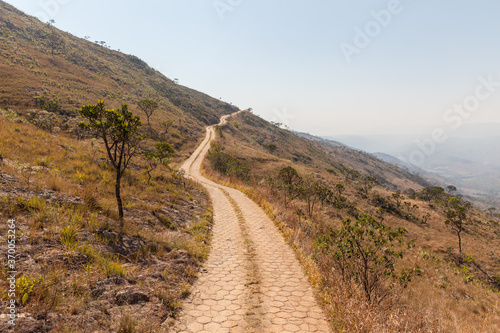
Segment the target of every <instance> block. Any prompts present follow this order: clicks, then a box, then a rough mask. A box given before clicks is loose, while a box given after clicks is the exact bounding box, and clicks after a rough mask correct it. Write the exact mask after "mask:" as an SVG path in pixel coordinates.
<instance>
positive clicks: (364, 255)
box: [316, 215, 411, 304]
mask: <svg viewBox="0 0 500 333" xmlns="http://www.w3.org/2000/svg"><path fill="white" fill-rule="evenodd" d="M405 233H406V229H404V228H398V229H396V230H394V231H393V230H392V229H391V227H388V226H385V225H384V224H382V223H380V222H377V221H375V220H374V219H373V217H371V216H369V215H360V216H359V218H358V219H357V220H356V221H354V222H353V221H351V220H350V219H346V220H344V221H343V222H342V229H341V230H339V231H332V232H331V234H330V235H325V236H321V237H319V238H318V239H317V241H316V244H317V246H318V248H319V249H320V250H321V251H323V252H326V253H331V254H333V262H334V266H335V268H336V269H337V270H338V271H340V273H341V275H342V279H343V280H344V282H345V283H346V284H348V285H354V286H355V288H360V289H361V290H362V291H363V293H364V294H365V297H366V301H367V302H368V303H370V304H380V303H381V302H382V301H383V300H384V299H386V298H387V297H388V296H390V295H391V293H392V287H393V284H392V283H390V282H389V281H388V280H387V278H393V279H395V280H399V281H400V282H402V283H403V284H406V283H407V282H408V281H409V280H410V278H411V276H410V275H409V274H408V273H406V272H404V271H402V272H400V273H398V272H396V269H395V263H396V260H397V259H398V258H403V253H402V252H401V251H397V250H396V248H395V246H396V245H398V244H401V243H402V240H403V235H404V234H405Z"/></svg>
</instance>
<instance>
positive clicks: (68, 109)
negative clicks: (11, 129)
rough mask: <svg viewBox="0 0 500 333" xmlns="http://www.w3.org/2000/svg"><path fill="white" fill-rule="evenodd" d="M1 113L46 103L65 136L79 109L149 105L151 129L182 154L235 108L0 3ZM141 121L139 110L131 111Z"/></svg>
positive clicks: (37, 107) (128, 57)
mask: <svg viewBox="0 0 500 333" xmlns="http://www.w3.org/2000/svg"><path fill="white" fill-rule="evenodd" d="M0 77H2V80H1V81H0V107H3V108H4V109H7V108H11V109H13V110H15V111H16V112H18V113H20V114H23V115H27V113H28V111H30V110H34V111H35V112H37V110H40V109H41V108H42V107H43V105H44V104H45V103H47V102H57V103H58V104H60V105H61V106H62V109H61V110H58V111H57V112H52V113H53V115H54V116H57V118H58V121H57V122H56V124H55V126H54V127H58V128H61V129H63V130H68V131H69V130H70V129H71V128H72V127H73V124H74V123H75V121H74V118H75V117H76V116H77V112H76V111H77V110H78V109H79V108H80V107H81V106H82V105H84V104H90V103H92V104H95V103H96V102H97V101H98V100H101V99H103V100H105V101H106V104H107V105H108V106H109V107H119V106H121V104H122V103H127V104H129V107H130V108H131V109H132V110H136V111H137V110H138V109H137V107H136V103H137V101H139V100H141V99H145V98H148V99H152V100H155V101H157V102H158V103H159V106H160V107H159V110H158V111H157V112H156V113H155V114H154V115H153V117H152V119H151V122H152V125H153V127H154V128H156V130H157V131H160V130H161V123H162V122H163V121H168V120H172V121H173V126H171V127H170V128H169V129H168V132H169V140H170V141H171V142H172V143H174V144H175V145H176V147H177V149H178V150H181V151H182V152H186V151H188V150H190V149H192V148H193V147H194V145H195V144H196V142H197V141H198V140H199V139H200V138H201V137H202V136H203V135H204V127H205V126H206V125H208V124H214V123H217V122H218V119H219V117H220V116H221V115H223V114H228V113H232V112H234V111H237V108H236V107H234V106H231V105H229V104H227V103H224V102H222V101H219V100H216V99H214V98H211V97H209V96H207V95H205V94H203V93H200V92H198V91H195V90H192V89H189V88H187V87H183V86H181V85H178V84H175V83H174V82H173V81H172V80H170V79H168V78H166V77H165V76H163V75H162V74H161V73H159V72H158V71H156V70H155V69H153V68H151V67H149V66H148V65H147V64H146V63H145V62H144V61H142V60H140V59H139V58H137V57H135V56H133V55H127V54H123V53H120V52H117V51H114V50H111V49H108V48H107V47H105V46H101V45H99V44H96V43H93V42H90V41H87V40H85V39H81V38H78V37H75V36H72V35H71V34H68V33H66V32H63V31H60V30H58V29H57V28H55V27H53V26H49V25H48V24H45V23H42V22H40V21H39V20H37V19H36V18H34V17H31V16H28V15H25V14H24V13H22V12H21V11H19V10H17V9H16V8H14V7H12V6H10V5H8V4H7V3H5V2H3V1H0ZM137 112H138V114H139V115H142V114H141V113H140V111H137Z"/></svg>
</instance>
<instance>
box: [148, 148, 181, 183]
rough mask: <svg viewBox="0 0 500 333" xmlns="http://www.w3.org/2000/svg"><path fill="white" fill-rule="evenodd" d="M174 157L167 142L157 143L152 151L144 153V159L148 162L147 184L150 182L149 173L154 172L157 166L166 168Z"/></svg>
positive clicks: (172, 149)
mask: <svg viewBox="0 0 500 333" xmlns="http://www.w3.org/2000/svg"><path fill="white" fill-rule="evenodd" d="M174 156H175V150H174V147H172V145H170V144H169V143H167V142H157V143H156V144H155V149H154V150H149V151H146V152H145V153H144V157H145V158H146V161H147V162H148V170H147V173H148V183H150V182H151V172H152V171H153V170H155V169H156V168H157V167H158V165H159V164H162V165H165V166H168V163H169V162H170V159H171V158H172V157H174Z"/></svg>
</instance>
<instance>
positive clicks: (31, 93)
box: [0, 1, 237, 332]
mask: <svg viewBox="0 0 500 333" xmlns="http://www.w3.org/2000/svg"><path fill="white" fill-rule="evenodd" d="M0 77H1V78H2V80H0V218H1V220H2V221H3V223H2V224H1V226H0V234H1V236H0V252H2V253H3V254H6V253H8V251H10V252H12V244H10V245H8V242H7V240H8V239H13V238H12V233H13V232H14V234H15V242H16V243H15V245H16V248H15V250H16V252H15V255H16V256H15V264H14V267H15V268H16V270H17V271H18V273H17V274H16V280H15V283H13V284H9V280H7V278H8V277H10V275H9V274H10V273H8V269H7V267H8V266H7V261H6V260H7V257H6V256H2V259H1V263H2V270H1V272H0V296H1V297H0V304H1V306H2V308H3V310H2V311H1V313H0V318H1V321H0V331H2V332H13V331H15V332H65V331H81V332H94V331H100V332H133V331H137V332H158V331H168V329H169V327H170V326H171V324H172V323H173V321H174V319H175V317H176V316H177V314H178V312H179V310H180V308H181V304H182V300H183V299H184V298H186V297H187V295H188V294H189V290H190V287H191V285H192V284H193V283H194V281H195V280H196V278H197V276H198V273H199V271H200V269H201V264H202V263H203V261H204V260H205V259H206V258H207V255H208V251H209V244H210V237H211V234H210V230H211V227H212V210H211V202H210V199H209V197H208V195H207V193H206V192H205V191H204V189H203V188H202V187H201V186H199V185H198V184H196V183H194V182H192V181H190V180H188V179H186V178H185V177H184V176H183V174H182V173H179V172H176V171H175V170H173V169H171V168H170V167H169V163H170V162H174V161H175V159H177V160H183V159H184V158H185V156H187V155H188V154H189V153H190V152H191V151H192V150H193V148H194V147H195V146H196V145H197V143H198V141H200V139H201V138H202V137H203V136H204V134H205V126H206V125H208V124H213V123H217V122H218V121H219V117H220V116H221V115H223V114H227V113H232V112H234V111H236V110H237V108H235V107H234V106H231V105H229V104H227V103H224V102H221V101H219V100H216V99H213V98H211V97H209V96H207V95H205V94H203V93H200V92H197V91H195V90H192V89H190V88H187V87H183V86H181V85H178V84H176V83H174V82H173V81H171V80H170V79H168V78H166V77H164V76H163V75H162V74H161V73H159V72H157V71H155V70H154V69H152V68H150V67H149V66H148V65H147V64H146V63H144V62H143V61H141V60H140V59H138V58H136V57H134V56H132V55H126V54H123V53H120V52H117V51H113V50H110V49H108V48H106V47H104V46H101V45H97V44H95V43H91V42H89V41H86V40H84V39H80V38H77V37H74V36H72V35H70V34H68V33H65V32H63V31H60V30H58V29H56V28H55V27H53V26H49V25H47V24H45V23H42V22H39V21H38V20H37V19H35V18H33V17H30V16H27V15H25V14H23V13H22V12H20V11H18V10H17V9H15V8H14V7H12V6H10V5H8V4H6V3H5V2H3V1H0ZM141 99H150V100H153V101H156V102H158V104H159V108H158V110H157V111H156V113H154V114H153V116H152V117H151V126H148V124H147V123H146V121H145V117H144V114H143V113H142V112H141V111H140V110H139V109H138V107H137V105H136V103H137V101H138V100H141ZM98 100H104V101H105V103H106V107H109V108H116V107H120V106H121V104H122V103H128V104H129V106H130V109H131V110H133V112H134V113H135V114H136V115H138V116H140V117H141V118H142V120H143V124H142V126H140V127H139V133H138V134H140V135H141V136H143V135H145V137H146V140H145V141H143V142H142V145H141V146H139V148H140V149H137V150H133V158H132V160H131V163H130V164H129V165H128V168H127V169H126V170H125V172H124V173H123V176H122V181H121V197H122V200H123V203H124V204H123V208H124V212H125V215H124V219H123V220H121V219H120V218H119V214H118V210H117V201H116V198H115V181H116V170H115V168H114V167H113V165H112V163H111V162H110V160H109V155H108V154H107V152H106V149H105V144H104V142H103V140H102V138H99V137H97V138H96V137H95V135H93V133H91V132H88V131H83V130H82V129H81V128H80V127H79V126H78V123H79V122H80V121H81V120H82V118H81V117H80V115H79V112H78V111H79V110H80V108H81V107H82V105H84V104H95V103H96V102H97V101H98ZM159 141H168V142H169V143H171V144H172V145H173V146H174V148H175V150H176V157H175V159H174V160H173V161H170V160H168V159H163V160H161V161H160V160H156V162H155V164H156V169H152V167H151V165H152V164H151V163H152V161H151V159H149V160H148V159H147V156H148V155H147V153H148V152H152V148H153V147H154V145H155V144H156V143H158V142H159ZM159 162H161V163H159ZM9 220H10V221H13V223H7V221H9ZM9 230H10V231H9ZM8 235H11V236H8ZM9 242H10V241H9ZM9 264H10V265H12V262H10V263H9ZM11 268H12V266H11ZM12 290H14V291H15V293H14V294H12ZM9 294H10V295H13V296H9ZM9 299H11V301H14V304H15V305H16V313H17V314H18V315H19V316H18V317H17V320H16V327H15V328H14V327H13V326H12V325H9V324H8V322H7V320H6V319H8V316H7V313H8V311H9V310H7V305H9V304H10V303H11V301H9Z"/></svg>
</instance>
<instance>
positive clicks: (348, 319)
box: [205, 112, 500, 332]
mask: <svg viewBox="0 0 500 333" xmlns="http://www.w3.org/2000/svg"><path fill="white" fill-rule="evenodd" d="M217 132H218V139H217V142H218V144H214V145H213V146H212V149H211V152H209V154H208V159H207V161H206V169H205V170H206V174H207V175H208V176H210V177H212V178H213V179H218V180H219V181H220V182H223V183H226V184H232V186H236V187H238V188H239V189H240V190H242V191H244V192H245V193H247V195H249V196H250V197H251V198H253V199H254V200H255V201H256V202H258V203H260V205H261V206H262V207H263V208H264V209H265V210H266V212H267V213H268V214H269V216H271V218H272V219H273V220H274V221H275V223H276V224H277V226H278V227H279V228H280V229H281V231H282V232H283V234H284V235H285V237H286V238H287V240H288V242H289V244H290V245H291V246H292V248H294V249H295V251H296V254H297V256H298V257H299V258H300V259H301V261H302V264H303V266H304V269H305V271H306V272H308V274H309V279H310V281H311V282H312V283H313V285H315V287H316V292H317V297H318V299H319V300H320V303H321V304H322V305H323V307H324V309H325V310H326V312H327V314H328V316H329V320H330V323H331V325H332V327H333V328H334V331H339V332H344V331H348V332H399V331H405V332H430V331H445V332H478V331H481V332H496V331H498V329H500V308H499V307H498V304H499V300H500V293H499V288H500V260H499V259H498V258H499V257H498V253H500V247H499V243H498V237H499V236H500V227H499V226H500V219H499V218H498V217H497V214H495V212H494V211H493V212H492V213H491V214H486V213H484V212H483V211H481V210H479V209H477V208H474V207H470V208H466V212H467V213H466V221H465V222H464V223H465V225H464V231H463V233H462V234H461V236H462V248H463V252H462V253H460V252H459V248H458V245H459V244H458V242H457V234H456V233H454V232H453V231H452V229H451V228H450V226H449V225H447V224H445V221H446V220H447V219H448V216H450V215H448V214H449V212H450V211H453V209H454V208H453V207H455V206H454V205H455V203H457V202H461V203H460V205H465V206H464V207H469V206H468V204H467V203H465V202H463V201H460V199H457V198H455V197H454V194H453V193H452V192H447V191H446V189H443V188H440V187H433V186H431V185H430V184H429V183H428V182H426V181H425V180H423V179H422V178H420V177H419V176H416V175H414V174H411V173H409V172H407V171H405V170H403V169H400V168H398V167H395V166H393V165H390V164H388V163H386V162H383V161H381V160H379V159H377V158H375V157H374V156H372V155H370V154H365V153H362V152H359V151H356V150H352V149H349V148H346V147H344V146H342V145H341V144H338V143H335V142H327V141H323V140H318V139H316V138H314V137H311V136H309V135H304V134H301V136H302V137H301V136H298V135H296V134H294V133H292V132H290V131H288V130H284V129H280V128H278V127H276V126H275V125H273V124H270V123H268V122H266V121H265V120H263V119H261V118H259V117H257V116H255V115H253V114H251V113H249V112H243V113H240V114H238V115H236V116H233V117H232V118H231V120H230V121H229V122H228V123H227V124H226V125H225V126H221V127H219V128H218V131H217ZM303 137H307V139H305V138H303ZM311 140H313V141H311ZM286 167H292V168H293V169H294V170H296V171H297V174H296V175H295V176H293V173H292V176H291V177H292V178H286V177H288V176H286V177H285V178H283V176H280V174H281V173H282V171H283V170H284V169H283V168H286ZM288 170H290V169H288ZM286 174H289V173H285V174H284V175H286ZM373 176H375V177H376V178H377V179H378V185H377V184H376V183H373V182H372V181H373V179H372V178H371V177H373ZM287 179H288V180H287ZM290 181H292V182H293V183H289V182H290ZM287 182H288V183H287ZM287 184H290V186H288V185H287ZM396 190H398V192H395V191H396ZM363 214H367V215H369V216H372V217H373V219H374V220H375V221H376V222H374V223H375V225H380V224H383V225H386V226H389V227H391V228H392V230H400V229H399V228H400V227H402V228H404V230H405V231H406V232H405V234H404V237H403V239H404V240H403V241H402V243H401V244H400V247H398V249H399V250H400V251H401V256H403V260H401V261H399V262H397V263H395V266H391V267H395V268H396V270H401V271H400V272H402V273H401V274H402V275H400V276H399V277H398V278H397V279H399V281H400V283H402V282H401V281H406V280H405V279H409V281H408V283H403V284H400V283H398V282H396V281H397V280H396V281H394V280H392V279H388V280H386V281H384V282H381V286H383V287H381V288H382V289H381V290H385V291H382V293H383V294H384V295H385V296H384V297H386V298H384V300H383V301H382V302H381V303H380V304H370V303H369V302H368V303H367V300H366V298H365V297H363V294H362V293H361V289H362V288H358V287H357V286H356V284H357V283H360V284H361V282H358V280H352V281H351V280H350V279H348V280H347V281H351V282H346V278H345V275H343V274H341V273H340V272H342V271H343V270H344V269H347V268H346V267H349V266H343V265H341V263H342V260H341V258H343V257H342V256H340V255H339V252H338V251H342V248H341V247H340V245H339V244H337V243H336V242H335V241H334V240H335V239H336V237H339V235H342V232H341V231H340V230H341V228H342V227H343V226H344V228H345V223H347V222H346V221H354V220H357V221H360V220H358V219H359V218H360V216H361V217H362V216H364V215H363ZM344 232H345V231H344ZM377 232H378V231H377ZM325 242H326V244H325ZM364 242H366V240H365V241H364ZM323 244H325V245H323ZM341 244H343V246H347V244H348V243H341ZM335 249H336V251H337V252H335ZM344 249H345V247H344ZM386 250H387V249H386ZM340 253H341V252H340ZM349 253H350V254H349V258H353V257H352V256H353V253H352V252H349ZM345 255H347V254H345ZM335 258H336V259H335ZM345 260H347V259H345ZM349 264H352V265H353V267H357V266H355V265H356V262H354V263H351V262H349ZM355 281H356V282H355ZM358 286H359V284H358ZM377 288H380V286H379V287H376V288H375V289H376V290H377ZM384 288H385V289H384ZM387 290H391V291H390V292H388V291H387Z"/></svg>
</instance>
